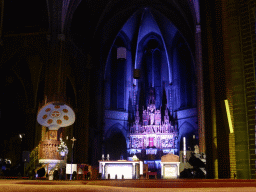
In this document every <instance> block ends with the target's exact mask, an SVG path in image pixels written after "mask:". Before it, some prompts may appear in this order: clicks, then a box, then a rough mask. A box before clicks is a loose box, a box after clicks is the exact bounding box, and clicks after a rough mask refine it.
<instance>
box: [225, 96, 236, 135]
mask: <svg viewBox="0 0 256 192" xmlns="http://www.w3.org/2000/svg"><path fill="white" fill-rule="evenodd" d="M224 102H225V107H226V112H227V117H228V125H229V130H230V133H234V129H233V125H232V121H231V115H230V111H229V105H228V100H224Z"/></svg>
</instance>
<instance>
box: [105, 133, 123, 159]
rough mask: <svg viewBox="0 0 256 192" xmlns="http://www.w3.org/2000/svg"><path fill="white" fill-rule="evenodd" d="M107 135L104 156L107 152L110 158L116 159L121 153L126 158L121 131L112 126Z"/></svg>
mask: <svg viewBox="0 0 256 192" xmlns="http://www.w3.org/2000/svg"><path fill="white" fill-rule="evenodd" d="M108 135H109V136H108V137H107V138H106V140H105V153H106V154H105V157H106V155H107V154H109V156H110V160H118V159H120V157H121V155H122V156H123V158H124V159H126V158H127V146H126V139H125V137H124V135H123V133H122V131H121V130H120V129H118V128H112V129H111V130H110V131H109V134H108Z"/></svg>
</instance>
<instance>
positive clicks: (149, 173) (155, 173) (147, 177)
mask: <svg viewBox="0 0 256 192" xmlns="http://www.w3.org/2000/svg"><path fill="white" fill-rule="evenodd" d="M149 175H155V179H157V172H150V171H148V172H147V173H146V179H149Z"/></svg>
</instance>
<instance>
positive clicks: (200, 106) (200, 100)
mask: <svg viewBox="0 0 256 192" xmlns="http://www.w3.org/2000/svg"><path fill="white" fill-rule="evenodd" d="M196 65H197V114H198V132H199V151H200V153H205V126H204V124H205V122H204V89H203V65H202V45H201V25H197V26H196Z"/></svg>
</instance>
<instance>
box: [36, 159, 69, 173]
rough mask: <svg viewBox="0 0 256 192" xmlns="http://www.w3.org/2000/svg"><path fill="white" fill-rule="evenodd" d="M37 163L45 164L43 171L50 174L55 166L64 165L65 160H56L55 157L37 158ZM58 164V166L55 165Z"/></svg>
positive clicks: (60, 166)
mask: <svg viewBox="0 0 256 192" xmlns="http://www.w3.org/2000/svg"><path fill="white" fill-rule="evenodd" d="M39 163H41V164H45V166H44V167H45V172H46V173H47V174H48V175H49V176H50V175H51V173H52V172H53V171H54V170H55V168H58V169H59V168H63V167H66V163H67V161H66V160H56V159H39ZM56 166H58V167H56Z"/></svg>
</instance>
